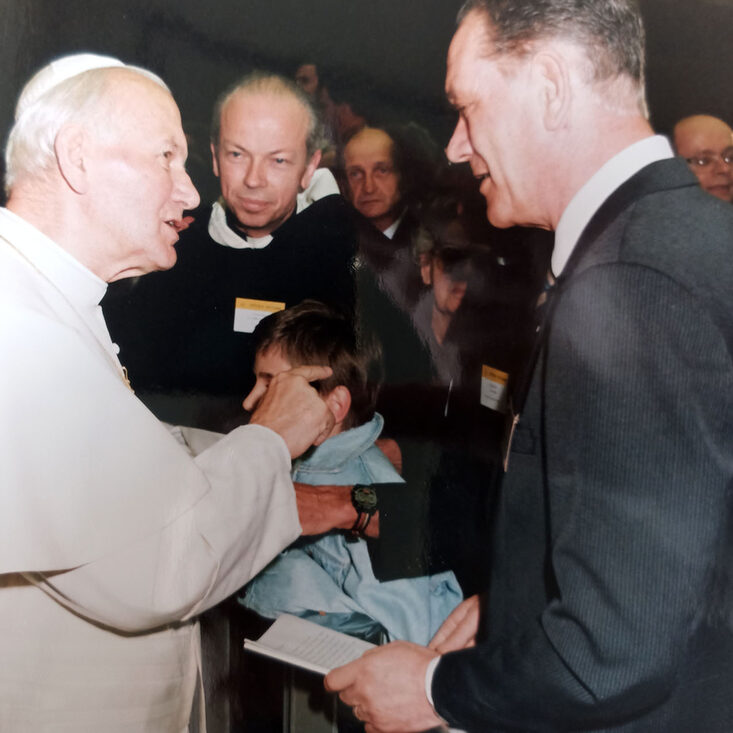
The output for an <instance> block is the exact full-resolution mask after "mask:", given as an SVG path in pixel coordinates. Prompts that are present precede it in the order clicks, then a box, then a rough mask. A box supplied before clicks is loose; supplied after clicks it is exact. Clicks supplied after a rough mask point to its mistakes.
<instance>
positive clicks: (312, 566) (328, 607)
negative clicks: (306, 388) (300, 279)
mask: <svg viewBox="0 0 733 733" xmlns="http://www.w3.org/2000/svg"><path fill="white" fill-rule="evenodd" d="M254 337H255V348H256V355H255V368H254V369H255V377H256V379H257V384H256V385H255V390H257V389H258V388H259V387H262V386H267V385H268V384H269V381H270V380H271V379H272V378H273V377H275V376H276V375H277V374H279V373H281V372H283V371H286V370H288V369H291V368H293V367H296V366H302V365H306V364H320V365H327V366H329V367H331V369H332V370H333V375H332V376H331V377H329V378H328V379H325V380H321V381H320V382H319V383H317V384H316V385H314V386H316V388H317V389H318V391H319V393H320V394H321V396H322V398H323V399H324V400H325V402H326V403H327V404H328V406H329V408H330V409H331V411H332V412H333V414H334V417H335V419H336V422H335V424H334V427H333V430H332V432H331V434H330V435H329V438H328V439H327V440H326V441H325V442H324V443H323V444H321V445H320V446H317V447H314V448H312V449H311V450H310V451H308V452H307V453H306V454H305V455H304V456H303V458H302V459H300V460H298V461H295V462H294V463H293V480H294V481H299V482H301V483H308V484H324V483H336V484H354V485H355V491H359V490H362V491H366V492H368V490H369V489H368V488H366V487H363V488H361V487H360V484H369V485H371V484H378V483H395V482H401V481H402V479H401V478H400V476H399V474H398V473H397V472H396V471H395V469H394V468H393V467H392V465H391V464H390V462H389V461H388V460H387V458H386V457H385V455H384V454H383V453H382V451H380V450H379V448H378V447H377V446H376V445H375V444H374V443H375V441H376V439H377V438H378V437H379V434H380V432H381V430H382V425H383V420H382V417H381V415H379V413H376V412H375V410H374V405H375V402H376V397H377V392H378V388H379V373H380V368H379V350H378V349H377V348H376V347H374V346H371V345H365V344H362V343H360V340H359V338H358V336H357V334H355V333H354V329H353V326H352V325H351V323H350V322H349V320H348V319H347V318H346V317H344V316H342V315H340V314H339V313H337V312H336V311H334V310H333V309H331V308H330V307H328V306H326V305H323V304H322V303H318V302H316V301H304V302H303V303H301V304H299V305H297V306H294V307H293V308H289V309H288V310H284V311H280V312H278V313H275V314H273V315H271V316H268V317H267V318H265V319H264V320H263V321H261V322H260V324H259V325H258V326H257V328H256V329H255V332H254ZM363 516H364V518H363V520H362V521H361V522H357V525H356V526H355V528H354V529H353V530H352V531H351V532H350V533H347V534H346V535H345V534H344V533H341V532H331V533H329V534H326V535H322V536H320V537H318V538H315V539H314V538H301V539H300V540H299V541H298V542H296V543H295V544H294V545H292V546H291V547H290V548H289V549H287V550H285V551H284V552H283V553H281V554H280V555H279V556H278V557H277V558H276V559H275V560H274V561H273V562H272V563H271V564H270V565H269V566H268V567H267V568H265V570H263V571H262V573H260V575H258V576H257V577H256V578H255V579H254V580H253V581H252V582H251V583H250V584H249V585H248V586H247V589H246V592H245V594H244V596H243V597H242V598H240V602H241V603H242V604H243V605H244V606H246V607H247V608H250V609H251V610H253V611H256V612H257V613H259V614H260V615H261V616H265V617H268V618H274V617H277V616H279V615H280V614H281V613H293V614H297V615H300V616H311V615H312V616H313V619H314V620H316V621H318V620H320V621H321V622H322V623H324V624H329V622H331V623H332V625H339V626H341V627H343V628H345V629H348V628H350V626H349V620H351V621H353V627H354V628H355V627H357V626H359V627H363V625H364V622H365V621H367V622H368V621H370V620H371V621H372V622H377V624H379V625H380V626H381V627H382V628H383V629H384V630H385V631H386V632H387V635H388V637H389V638H390V639H407V640H410V641H415V642H418V643H423V644H425V643H427V642H428V641H429V640H430V638H432V636H433V634H434V633H435V631H437V629H438V627H439V626H440V625H441V623H442V622H443V620H444V619H445V618H446V616H447V615H448V614H449V613H450V611H451V610H452V609H453V608H454V607H455V606H456V605H457V604H458V602H459V601H460V600H461V598H462V594H461V590H460V587H459V585H458V582H457V580H456V578H455V575H454V574H453V572H450V571H448V572H442V573H439V574H436V575H431V576H422V577H418V578H409V579H400V580H393V581H389V582H384V583H380V582H379V581H378V580H377V579H376V578H375V577H374V573H373V571H372V567H371V561H370V559H369V553H368V551H367V546H366V542H365V540H364V539H363V538H362V537H363V532H364V530H365V529H366V526H367V524H368V522H369V519H370V515H369V514H368V513H366V514H365V515H363ZM334 614H336V615H334ZM345 619H346V620H347V623H346V625H344V624H343V621H344V620H345Z"/></svg>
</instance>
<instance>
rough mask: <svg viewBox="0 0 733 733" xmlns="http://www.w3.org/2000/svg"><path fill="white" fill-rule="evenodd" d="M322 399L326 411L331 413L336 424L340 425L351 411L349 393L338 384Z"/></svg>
mask: <svg viewBox="0 0 733 733" xmlns="http://www.w3.org/2000/svg"><path fill="white" fill-rule="evenodd" d="M323 399H324V401H325V403H326V404H327V405H328V409H329V410H331V412H332V413H333V416H334V418H336V423H337V424H338V423H342V422H343V421H344V420H345V419H346V416H347V415H348V414H349V410H350V409H351V392H349V390H348V389H347V388H346V387H344V386H343V385H342V384H340V385H339V386H338V387H334V388H333V389H332V390H331V391H330V392H329V393H328V394H327V395H326V396H325V397H324V398H323Z"/></svg>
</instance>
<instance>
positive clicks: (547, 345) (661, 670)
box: [326, 0, 733, 733]
mask: <svg viewBox="0 0 733 733" xmlns="http://www.w3.org/2000/svg"><path fill="white" fill-rule="evenodd" d="M643 56H644V48H643V29H642V25H641V18H640V16H639V14H638V10H637V8H636V6H635V3H633V2H632V0H588V1H587V2H583V3H578V2H576V1H574V0H545V1H543V2H537V0H515V1H514V2H512V3H507V2H504V1H503V0H469V2H468V3H467V4H466V6H465V7H464V10H463V11H462V13H461V15H460V22H459V27H458V30H457V32H456V34H455V37H454V38H453V42H452V44H451V48H450V51H449V54H448V72H447V84H446V86H447V92H448V96H449V99H450V100H451V102H452V103H453V104H454V106H455V107H456V109H457V111H458V113H459V120H458V124H457V127H456V130H455V133H454V135H453V138H452V140H451V142H450V144H449V147H448V155H449V157H450V158H452V159H453V160H455V161H467V162H469V163H470V165H471V168H472V170H473V172H474V175H476V176H477V177H479V178H480V181H481V183H480V187H481V192H482V194H483V195H484V197H485V198H486V201H487V204H488V216H489V219H490V220H491V222H492V223H494V224H496V225H499V226H508V225H511V224H533V225H535V226H539V227H542V228H546V229H552V230H554V231H555V232H556V238H555V248H554V252H553V257H552V272H551V273H550V277H548V286H549V289H548V292H547V295H546V297H543V298H541V301H540V302H539V303H538V318H540V320H541V322H542V324H543V325H542V326H541V328H540V330H539V333H538V340H537V345H536V349H535V352H534V355H533V358H532V359H531V363H530V368H529V369H528V373H527V379H526V380H525V381H524V384H522V382H521V380H520V385H519V388H518V389H516V390H515V393H514V396H513V406H514V411H515V413H516V414H515V421H514V427H515V429H514V431H513V436H511V435H510V436H509V437H510V440H509V446H510V447H509V448H508V450H507V457H508V459H509V465H508V473H507V474H506V477H505V480H504V483H503V487H502V492H501V496H500V498H499V501H498V509H497V517H496V527H495V534H494V537H493V538H492V541H493V543H494V553H493V558H494V559H493V567H492V577H491V585H490V589H489V592H488V593H487V594H486V595H485V596H484V597H483V603H480V602H479V601H478V600H477V599H476V598H472V599H470V600H469V601H467V602H466V603H465V604H464V605H463V606H462V607H459V609H458V610H457V612H456V613H454V615H453V617H452V618H450V619H449V620H448V621H447V622H446V624H445V625H444V628H443V630H442V631H441V632H439V633H438V635H437V637H436V639H434V640H433V642H432V643H431V648H428V649H426V648H423V647H419V646H415V645H409V644H406V643H400V644H393V645H388V646H385V647H380V648H378V649H376V650H372V651H370V652H367V654H366V655H365V656H364V657H363V658H362V659H360V660H357V661H356V662H353V663H352V664H350V665H347V666H345V667H342V668H339V669H337V670H334V671H333V672H331V674H330V675H329V676H328V677H327V678H326V684H327V686H328V687H329V688H330V689H334V690H339V691H340V694H341V697H342V699H343V700H344V701H345V702H347V703H348V704H350V705H352V706H354V711H355V714H356V715H357V717H359V718H360V719H362V720H364V721H366V722H367V728H366V729H367V731H376V730H379V731H417V730H423V729H427V728H431V727H433V726H436V725H438V724H439V723H440V722H441V721H443V722H447V723H448V724H450V725H451V726H454V727H459V728H462V729H465V730H469V731H477V732H478V731H481V733H485V732H486V731H570V730H573V731H619V732H620V731H623V732H624V733H628V732H631V731H633V732H637V731H649V732H652V731H654V732H656V731H665V732H666V733H670V732H678V733H683V732H688V731H692V730H696V731H697V730H699V731H706V733H713V732H719V733H723V732H724V731H730V730H731V729H732V728H733V698H731V695H730V690H731V689H732V688H733V664H732V663H731V659H733V631H732V630H731V618H733V578H731V568H733V516H732V514H731V506H730V501H731V490H733V443H732V442H731V439H730V436H731V430H732V429H733V360H732V359H731V354H732V353H733V305H732V301H731V297H730V294H731V292H733V264H732V263H731V258H730V243H731V241H733V214H731V212H730V211H729V208H730V207H729V205H728V204H725V203H723V202H720V201H717V200H715V199H714V198H712V197H710V196H708V195H707V194H705V193H704V192H702V191H701V190H700V188H699V186H698V185H697V181H696V179H695V177H694V176H693V175H692V174H691V173H690V171H689V170H688V169H687V167H686V165H685V163H684V161H681V160H673V159H671V158H672V151H671V148H670V146H669V143H668V142H667V141H666V140H665V139H664V138H659V137H655V136H654V135H653V133H652V130H651V127H650V126H649V124H648V122H647V119H646V105H645V101H644V89H643ZM553 283H554V285H553ZM520 413H521V415H520ZM512 437H513V439H511V438H512ZM476 551H477V552H484V551H486V550H484V549H483V548H476Z"/></svg>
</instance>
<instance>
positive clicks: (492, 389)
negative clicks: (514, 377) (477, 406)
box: [481, 364, 509, 412]
mask: <svg viewBox="0 0 733 733" xmlns="http://www.w3.org/2000/svg"><path fill="white" fill-rule="evenodd" d="M508 384H509V375H508V374H507V373H506V372H502V371H501V370H499V369H494V368H493V367H490V366H486V364H484V365H482V367H481V404H482V405H483V406H484V407H488V408H489V409H490V410H496V411H497V412H504V410H505V409H506V398H507V385H508Z"/></svg>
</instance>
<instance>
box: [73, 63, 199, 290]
mask: <svg viewBox="0 0 733 733" xmlns="http://www.w3.org/2000/svg"><path fill="white" fill-rule="evenodd" d="M114 79H115V81H114V85H113V87H112V89H111V90H110V91H109V92H108V93H107V95H106V97H105V101H104V102H103V109H104V112H105V114H104V118H105V124H106V127H105V128H104V129H103V130H102V131H101V132H93V133H92V135H91V136H90V138H89V148H88V155H87V157H86V158H85V166H86V172H87V175H88V182H89V187H88V194H87V206H86V210H85V211H86V215H87V216H88V217H89V231H91V232H95V236H96V237H98V240H99V252H98V254H99V267H96V266H95V267H92V269H93V270H94V271H95V272H102V271H103V272H106V273H108V275H107V276H106V277H105V279H109V280H117V279H120V278H123V277H131V276H134V275H142V274H144V273H147V272H150V271H152V270H165V269H168V268H170V267H172V266H173V265H174V264H175V261H176V251H175V249H174V245H175V243H176V242H177V241H178V227H179V226H180V221H181V219H182V218H183V212H184V210H186V209H192V208H194V207H196V206H197V205H198V203H199V196H198V193H197V192H196V189H195V188H194V186H193V184H192V183H191V179H190V178H189V177H188V174H187V173H186V169H185V162H186V156H187V147H186V138H185V136H184V134H183V130H182V128H181V117H180V114H179V112H178V108H177V107H176V104H175V102H174V101H173V98H172V97H171V95H170V94H169V93H168V92H167V91H166V90H164V89H163V88H162V87H160V86H158V85H157V84H156V83H154V82H153V81H150V80H149V79H146V78H145V77H142V76H140V75H139V74H136V73H134V72H130V71H122V70H120V71H119V72H116V74H115V75H114Z"/></svg>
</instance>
